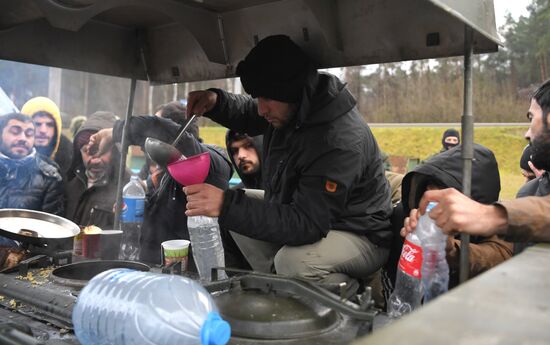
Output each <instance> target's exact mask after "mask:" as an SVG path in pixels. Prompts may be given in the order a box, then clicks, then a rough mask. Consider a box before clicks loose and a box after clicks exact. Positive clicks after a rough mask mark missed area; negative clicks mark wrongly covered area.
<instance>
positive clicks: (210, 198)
mask: <svg viewBox="0 0 550 345" xmlns="http://www.w3.org/2000/svg"><path fill="white" fill-rule="evenodd" d="M183 192H184V193H185V195H187V211H185V215H186V216H188V217H191V216H208V217H219V216H220V212H221V209H222V204H223V190H221V189H219V188H217V187H214V186H212V185H210V184H207V183H202V184H194V185H192V186H187V187H184V188H183Z"/></svg>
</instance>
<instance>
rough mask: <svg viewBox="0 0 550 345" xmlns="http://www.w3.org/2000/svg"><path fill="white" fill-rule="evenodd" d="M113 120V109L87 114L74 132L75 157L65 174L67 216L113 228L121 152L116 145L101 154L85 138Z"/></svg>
mask: <svg viewBox="0 0 550 345" xmlns="http://www.w3.org/2000/svg"><path fill="white" fill-rule="evenodd" d="M116 120H117V117H116V116H115V115H114V114H113V113H110V112H105V111H98V112H96V113H94V114H92V115H91V116H89V117H88V119H87V120H86V122H84V124H83V125H82V126H81V127H80V129H79V130H78V131H77V133H76V135H75V138H74V144H73V145H74V157H75V158H74V160H73V167H72V169H71V170H70V171H69V176H68V178H69V182H68V185H67V190H66V200H67V206H66V209H67V218H68V219H70V220H72V221H73V222H75V223H76V224H80V225H90V224H91V225H96V226H98V227H100V228H102V229H112V228H113V225H114V213H113V205H114V204H115V202H116V192H117V176H118V174H117V171H118V162H119V161H120V152H119V150H118V148H117V147H116V146H115V145H113V146H112V147H111V148H110V149H109V150H105V152H104V153H103V154H101V153H98V152H93V150H91V149H90V146H89V145H88V142H89V140H90V137H91V136H92V135H93V134H95V133H97V132H98V131H99V130H101V129H104V128H111V127H112V126H113V124H114V123H115V121H116ZM128 180H129V172H128V171H126V175H125V182H126V181H128Z"/></svg>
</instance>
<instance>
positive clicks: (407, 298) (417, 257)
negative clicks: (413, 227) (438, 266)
mask: <svg viewBox="0 0 550 345" xmlns="http://www.w3.org/2000/svg"><path fill="white" fill-rule="evenodd" d="M417 230H418V228H417ZM421 275H422V245H421V242H420V238H419V237H418V234H417V232H416V231H415V232H411V233H409V234H408V235H407V237H406V238H405V243H403V249H402V250H401V258H400V259H399V264H398V266H397V277H396V280H395V288H394V290H393V292H392V294H391V296H390V299H389V302H388V316H389V317H390V318H392V319H396V318H399V317H401V316H402V315H404V314H407V313H410V312H411V311H413V310H415V309H416V308H418V307H419V306H420V304H421V302H422V293H423V291H422V281H421Z"/></svg>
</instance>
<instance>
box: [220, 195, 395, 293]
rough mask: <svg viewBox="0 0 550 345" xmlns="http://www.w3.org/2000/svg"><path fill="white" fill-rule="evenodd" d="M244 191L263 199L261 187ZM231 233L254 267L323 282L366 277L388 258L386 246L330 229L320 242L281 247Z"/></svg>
mask: <svg viewBox="0 0 550 345" xmlns="http://www.w3.org/2000/svg"><path fill="white" fill-rule="evenodd" d="M245 192H246V195H247V196H248V197H251V198H258V199H263V191H261V190H245ZM230 233H231V236H232V237H233V239H234V240H235V242H236V243H237V246H238V247H239V249H240V250H241V252H242V253H243V255H244V256H245V258H246V259H247V261H248V263H249V264H250V266H251V267H252V269H253V270H255V271H259V272H266V273H274V272H276V273H277V274H284V275H288V276H293V277H296V276H297V277H302V278H308V279H311V280H314V281H319V282H322V283H329V284H331V283H338V282H339V281H340V280H341V279H342V275H346V276H349V277H352V278H367V277H369V276H371V275H372V274H373V273H375V272H376V271H378V270H379V269H380V268H381V267H382V265H383V264H384V263H385V262H386V260H387V258H388V249H385V248H381V247H378V246H376V245H375V244H373V243H372V242H370V241H369V240H368V239H367V238H366V237H365V236H359V235H357V234H354V233H351V232H348V231H338V230H331V231H329V232H328V234H327V236H326V237H325V238H323V239H321V240H320V241H318V242H316V243H313V244H306V245H302V246H289V245H286V246H281V245H277V244H273V243H269V242H265V241H259V240H255V239H253V238H250V237H246V236H243V235H240V234H237V233H235V232H232V231H231V232H230Z"/></svg>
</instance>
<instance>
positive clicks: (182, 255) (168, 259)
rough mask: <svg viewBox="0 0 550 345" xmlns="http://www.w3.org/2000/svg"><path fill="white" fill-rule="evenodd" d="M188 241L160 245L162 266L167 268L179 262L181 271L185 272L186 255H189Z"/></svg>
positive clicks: (167, 242) (166, 242)
mask: <svg viewBox="0 0 550 345" xmlns="http://www.w3.org/2000/svg"><path fill="white" fill-rule="evenodd" d="M190 243H191V242H189V241H188V240H170V241H164V242H162V243H161V247H162V248H161V253H162V264H163V265H164V266H169V265H171V264H173V263H174V262H178V261H181V269H182V271H187V265H188V255H189V244H190Z"/></svg>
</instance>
